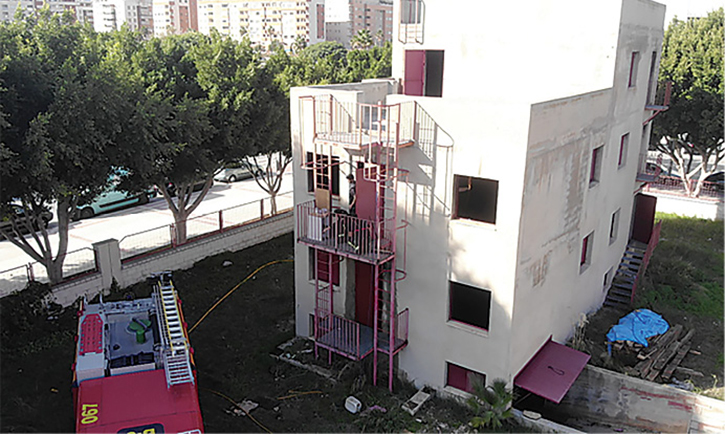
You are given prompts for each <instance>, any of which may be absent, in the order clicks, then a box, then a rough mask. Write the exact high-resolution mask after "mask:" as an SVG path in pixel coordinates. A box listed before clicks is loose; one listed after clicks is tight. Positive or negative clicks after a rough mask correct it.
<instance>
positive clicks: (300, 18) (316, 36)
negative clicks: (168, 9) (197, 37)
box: [198, 0, 325, 50]
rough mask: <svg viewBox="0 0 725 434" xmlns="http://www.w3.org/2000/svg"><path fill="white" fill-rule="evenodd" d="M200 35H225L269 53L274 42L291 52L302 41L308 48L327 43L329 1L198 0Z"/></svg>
mask: <svg viewBox="0 0 725 434" xmlns="http://www.w3.org/2000/svg"><path fill="white" fill-rule="evenodd" d="M198 4H199V31H200V32H201V33H204V34H209V32H210V31H211V29H212V28H215V29H216V30H217V31H218V32H219V33H221V34H222V35H227V36H230V37H232V38H234V39H237V40H241V39H242V38H243V37H245V36H246V37H248V38H249V39H250V40H251V41H252V43H254V44H257V45H259V46H261V47H263V48H265V49H267V48H269V45H270V44H271V43H272V41H277V42H280V43H282V44H283V45H284V47H285V48H286V49H287V50H290V49H291V47H292V45H293V44H294V42H295V40H296V39H297V38H298V37H300V36H301V37H302V38H304V40H305V42H306V43H307V44H308V45H311V44H316V43H318V42H323V41H324V40H325V0H304V1H300V0H282V1H274V2H271V1H268V0H245V1H242V0H233V1H227V0H198Z"/></svg>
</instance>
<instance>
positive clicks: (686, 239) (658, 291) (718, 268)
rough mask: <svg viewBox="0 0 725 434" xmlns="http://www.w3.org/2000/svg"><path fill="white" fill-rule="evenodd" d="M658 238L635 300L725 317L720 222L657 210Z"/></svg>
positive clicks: (651, 305) (655, 306) (659, 307)
mask: <svg viewBox="0 0 725 434" xmlns="http://www.w3.org/2000/svg"><path fill="white" fill-rule="evenodd" d="M656 218H657V219H662V233H661V237H660V243H659V244H658V246H657V248H656V249H655V252H654V254H653V255H652V259H651V261H650V264H649V267H648V268H647V272H646V274H645V276H644V279H643V280H642V285H641V286H640V291H638V293H637V298H636V300H635V302H636V304H637V305H638V307H647V308H649V309H652V310H655V311H658V310H659V311H662V310H665V311H667V310H671V309H676V310H682V311H685V312H689V313H691V314H694V315H696V316H701V317H714V318H722V317H723V302H724V301H725V299H724V297H723V284H722V282H723V260H724V259H725V257H724V256H723V243H722V241H723V224H722V222H718V221H712V220H705V219H698V218H689V217H681V216H677V215H673V214H663V213H658V214H657V217H656Z"/></svg>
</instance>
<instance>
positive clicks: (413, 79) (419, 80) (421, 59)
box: [403, 50, 425, 96]
mask: <svg viewBox="0 0 725 434" xmlns="http://www.w3.org/2000/svg"><path fill="white" fill-rule="evenodd" d="M424 77H425V50H405V79H404V80H403V93H405V94H406V95H413V96H423V90H424V80H423V79H424Z"/></svg>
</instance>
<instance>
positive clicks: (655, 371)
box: [642, 324, 682, 381]
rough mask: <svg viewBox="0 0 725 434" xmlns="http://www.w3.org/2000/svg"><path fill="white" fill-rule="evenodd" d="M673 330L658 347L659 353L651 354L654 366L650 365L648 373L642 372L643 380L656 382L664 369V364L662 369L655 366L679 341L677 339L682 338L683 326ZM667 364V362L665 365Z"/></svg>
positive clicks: (677, 326) (675, 327) (678, 325)
mask: <svg viewBox="0 0 725 434" xmlns="http://www.w3.org/2000/svg"><path fill="white" fill-rule="evenodd" d="M671 330H672V333H671V334H670V336H665V337H664V338H663V340H662V341H661V342H660V343H659V344H658V345H657V347H658V349H657V351H656V352H653V353H651V354H650V358H651V359H652V364H651V365H650V369H648V370H647V371H646V372H642V378H646V379H647V380H649V381H654V379H655V378H657V375H659V373H660V371H661V370H662V367H664V364H663V366H662V367H659V368H656V367H655V364H657V363H658V361H659V360H660V359H661V358H662V357H663V356H664V355H665V353H666V352H667V350H668V348H670V345H671V344H672V342H676V341H677V338H678V337H679V336H680V332H682V326H681V325H680V324H677V325H676V326H674V327H672V328H671ZM668 331H669V330H668ZM678 347H679V346H678ZM675 351H676V350H675ZM673 355H674V353H673ZM670 358H672V356H669V357H668V358H667V360H669V359H670ZM666 362H667V361H665V363H666Z"/></svg>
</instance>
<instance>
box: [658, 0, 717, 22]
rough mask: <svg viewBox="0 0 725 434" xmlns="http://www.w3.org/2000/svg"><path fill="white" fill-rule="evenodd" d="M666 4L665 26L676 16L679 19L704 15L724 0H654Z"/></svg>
mask: <svg viewBox="0 0 725 434" xmlns="http://www.w3.org/2000/svg"><path fill="white" fill-rule="evenodd" d="M655 1H656V2H657V3H662V4H664V5H665V6H667V11H666V12H665V28H667V25H668V24H669V23H670V21H672V18H674V17H675V16H677V18H679V19H680V20H684V19H686V18H688V17H704V16H705V15H707V13H708V12H710V11H713V10H715V9H717V8H719V7H723V6H724V5H725V0H655Z"/></svg>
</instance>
